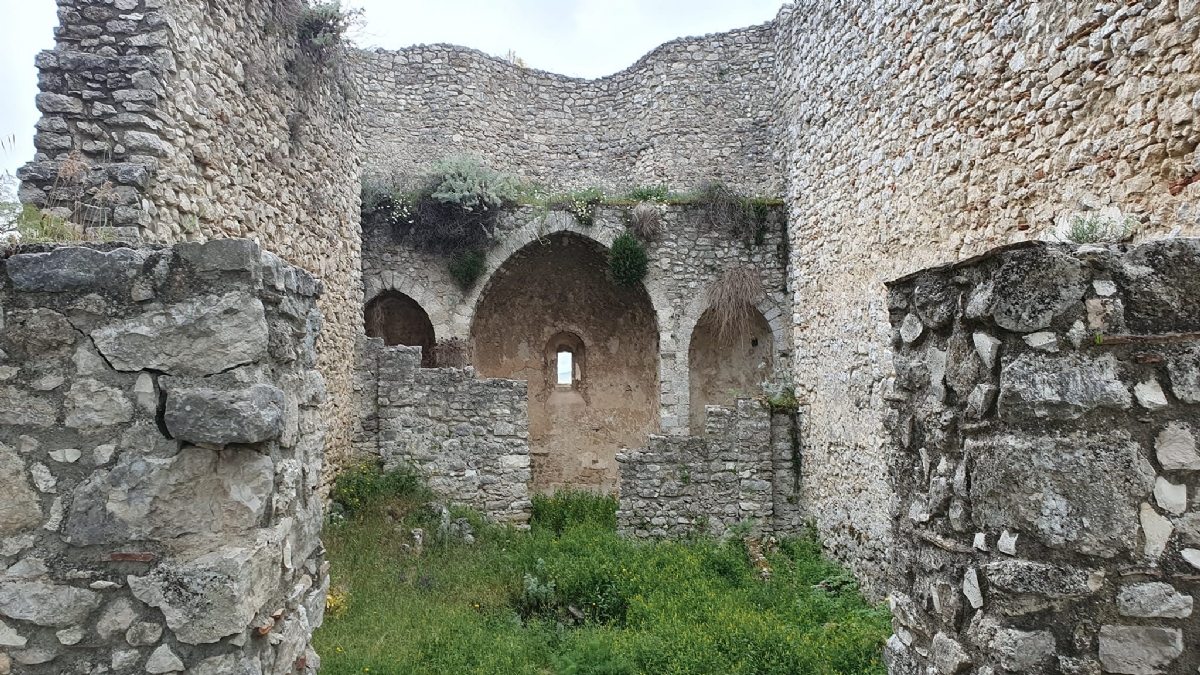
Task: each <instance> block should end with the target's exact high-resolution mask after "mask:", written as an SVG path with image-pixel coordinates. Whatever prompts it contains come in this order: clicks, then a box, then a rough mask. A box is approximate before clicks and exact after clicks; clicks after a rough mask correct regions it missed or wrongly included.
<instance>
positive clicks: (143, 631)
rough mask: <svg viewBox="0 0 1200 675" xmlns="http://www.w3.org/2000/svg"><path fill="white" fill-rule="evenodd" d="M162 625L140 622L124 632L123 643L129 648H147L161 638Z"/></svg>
mask: <svg viewBox="0 0 1200 675" xmlns="http://www.w3.org/2000/svg"><path fill="white" fill-rule="evenodd" d="M162 632H163V628H162V624H157V623H150V622H146V621H140V622H138V623H135V624H133V626H130V628H129V630H127V631H125V641H126V642H128V643H129V645H130V646H131V647H149V646H151V645H154V644H157V643H158V641H159V639H161V638H162Z"/></svg>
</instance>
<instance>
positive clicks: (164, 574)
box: [127, 533, 282, 645]
mask: <svg viewBox="0 0 1200 675" xmlns="http://www.w3.org/2000/svg"><path fill="white" fill-rule="evenodd" d="M184 539H185V540H183V541H178V542H176V544H177V546H178V549H177V552H176V555H175V556H174V557H173V558H172V559H170V560H168V561H165V562H163V563H162V564H161V565H159V566H158V567H156V568H155V569H154V570H152V571H151V572H150V573H149V574H148V575H146V576H142V577H138V576H129V577H128V578H127V582H128V583H129V589H130V590H131V591H132V592H133V595H134V597H136V598H137V599H138V600H141V601H142V602H144V603H146V604H147V605H150V606H151V607H157V608H159V609H161V610H162V612H163V615H164V616H165V617H166V619H167V626H168V627H169V628H170V629H171V630H172V631H173V632H174V633H175V637H176V638H177V639H178V640H179V641H180V642H184V643H187V644H193V645H196V644H210V643H213V642H216V641H218V640H220V639H221V638H224V637H228V636H230V635H234V634H236V633H238V632H240V631H242V630H244V629H245V628H246V627H247V626H248V625H249V624H250V621H251V620H252V619H253V618H254V615H255V613H256V612H257V611H258V610H259V609H260V608H261V607H262V605H263V603H265V602H266V601H267V600H268V599H269V598H270V597H271V595H272V594H273V593H274V591H275V588H276V586H277V585H278V583H279V572H278V570H279V566H280V564H281V555H282V548H281V544H280V540H279V539H278V538H277V537H276V536H275V535H274V533H262V534H260V536H259V537H258V538H257V539H254V540H246V539H240V540H239V539H223V540H213V539H212V538H208V537H189V538H184Z"/></svg>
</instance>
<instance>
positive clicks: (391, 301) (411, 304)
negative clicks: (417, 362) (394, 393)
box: [363, 291, 437, 368]
mask: <svg viewBox="0 0 1200 675" xmlns="http://www.w3.org/2000/svg"><path fill="white" fill-rule="evenodd" d="M363 318H364V322H363V323H364V324H365V328H366V332H367V335H368V336H369V337H376V338H383V343H384V344H386V345H388V346H394V345H406V346H409V347H420V348H421V366H422V367H423V368H433V367H434V366H435V365H436V358H435V356H434V345H435V344H436V343H437V339H436V338H435V337H434V332H433V322H431V321H430V320H429V314H427V313H426V312H425V310H424V309H422V308H421V305H420V304H418V303H417V301H416V300H413V299H412V298H410V297H408V296H407V295H405V294H403V293H400V292H397V291H384V292H383V293H380V294H379V295H377V296H375V297H374V298H373V299H372V300H371V301H370V302H368V303H367V307H366V311H365V316H364V317H363Z"/></svg>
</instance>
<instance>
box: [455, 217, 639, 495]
mask: <svg viewBox="0 0 1200 675" xmlns="http://www.w3.org/2000/svg"><path fill="white" fill-rule="evenodd" d="M607 267H608V265H607V249H605V248H604V246H602V245H601V244H599V243H597V242H596V241H594V240H592V239H589V238H587V237H585V236H581V235H579V234H576V233H571V232H560V233H556V234H553V235H550V236H548V237H545V238H543V239H541V240H539V241H535V242H533V243H531V244H529V245H527V246H525V247H524V248H522V249H520V250H519V251H517V252H516V253H514V254H513V255H512V256H511V257H510V258H509V259H508V260H507V261H506V262H505V263H504V264H503V265H502V266H501V267H500V269H498V270H497V271H496V273H495V274H494V275H493V276H492V278H491V279H490V280H489V283H488V285H487V286H486V287H485V288H484V290H483V292H482V294H481V296H480V300H479V304H478V305H477V307H476V310H475V317H474V321H473V322H472V324H471V342H472V348H473V353H474V363H475V367H476V369H477V370H478V371H479V373H480V374H481V375H483V376H485V377H501V378H509V379H518V380H526V381H528V382H529V432H530V451H531V453H532V455H533V487H534V489H535V490H539V491H543V492H548V491H552V490H555V489H558V488H562V487H574V488H584V489H592V490H598V491H604V492H612V491H614V490H615V489H616V486H617V481H618V470H617V464H616V459H615V457H616V453H617V451H618V450H619V449H621V448H623V447H641V446H643V445H645V443H646V435H647V434H650V433H656V432H657V431H658V417H659V416H658V403H659V376H658V325H657V319H656V316H655V312H654V307H653V306H652V305H651V302H650V297H649V295H648V294H647V293H646V290H645V289H644V288H642V287H640V286H639V287H637V288H626V287H622V286H619V285H617V284H616V283H614V282H613V281H611V280H610V279H609V278H608V276H607ZM560 362H561V363H562V364H563V376H562V377H561V378H560V375H559V364H560ZM560 382H561V383H560Z"/></svg>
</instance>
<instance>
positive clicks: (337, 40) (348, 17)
mask: <svg viewBox="0 0 1200 675" xmlns="http://www.w3.org/2000/svg"><path fill="white" fill-rule="evenodd" d="M359 13H360V12H359V11H358V10H343V9H342V3H341V2H340V0H335V1H334V2H318V3H316V4H313V5H310V6H308V7H304V8H303V9H301V10H300V12H299V14H298V15H297V17H296V37H298V38H300V45H301V46H302V47H303V48H304V49H305V51H307V52H309V53H310V54H312V55H314V56H319V57H327V56H328V55H329V54H330V53H331V52H332V51H334V50H336V49H338V48H339V47H340V46H341V43H342V38H344V37H345V35H346V32H347V31H348V30H350V27H351V26H352V25H353V22H354V19H355V18H356V17H357V16H358V15H359Z"/></svg>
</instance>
